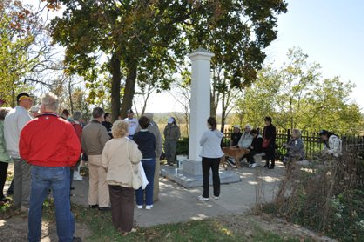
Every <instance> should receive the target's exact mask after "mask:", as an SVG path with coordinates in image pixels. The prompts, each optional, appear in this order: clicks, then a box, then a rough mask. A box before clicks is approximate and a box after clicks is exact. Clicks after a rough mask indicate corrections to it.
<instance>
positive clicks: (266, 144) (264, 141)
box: [262, 130, 270, 148]
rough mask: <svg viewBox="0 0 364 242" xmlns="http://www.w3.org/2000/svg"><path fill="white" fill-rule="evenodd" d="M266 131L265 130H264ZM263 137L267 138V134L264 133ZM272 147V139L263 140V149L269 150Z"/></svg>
mask: <svg viewBox="0 0 364 242" xmlns="http://www.w3.org/2000/svg"><path fill="white" fill-rule="evenodd" d="M264 131H265V130H264ZM263 137H265V132H264V133H263ZM269 145H270V139H265V138H263V144H262V147H263V148H268V147H269Z"/></svg>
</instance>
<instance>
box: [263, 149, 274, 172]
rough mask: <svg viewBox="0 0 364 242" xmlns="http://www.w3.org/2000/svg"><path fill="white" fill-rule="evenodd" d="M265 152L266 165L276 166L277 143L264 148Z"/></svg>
mask: <svg viewBox="0 0 364 242" xmlns="http://www.w3.org/2000/svg"><path fill="white" fill-rule="evenodd" d="M264 153H265V165H266V166H272V167H274V166H275V161H276V155H275V153H276V149H275V145H274V144H272V145H270V146H269V147H268V148H266V149H264Z"/></svg>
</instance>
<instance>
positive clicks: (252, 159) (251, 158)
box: [247, 151, 256, 164]
mask: <svg viewBox="0 0 364 242" xmlns="http://www.w3.org/2000/svg"><path fill="white" fill-rule="evenodd" d="M255 154H256V152H254V151H250V152H249V153H248V154H247V155H248V158H247V159H248V161H249V164H254V163H255V160H254V155H255Z"/></svg>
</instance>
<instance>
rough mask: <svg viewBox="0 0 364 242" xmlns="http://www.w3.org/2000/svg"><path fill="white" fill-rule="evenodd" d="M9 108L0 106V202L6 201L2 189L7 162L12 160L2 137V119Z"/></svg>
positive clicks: (5, 176)
mask: <svg viewBox="0 0 364 242" xmlns="http://www.w3.org/2000/svg"><path fill="white" fill-rule="evenodd" d="M10 110H11V109H10V108H5V107H1V108H0V202H3V201H6V197H5V196H4V193H3V190H4V185H5V182H6V178H7V171H8V163H10V162H12V159H11V158H10V156H9V155H8V153H7V152H6V144H5V138H4V119H5V116H6V114H7V113H8V112H9V111H10Z"/></svg>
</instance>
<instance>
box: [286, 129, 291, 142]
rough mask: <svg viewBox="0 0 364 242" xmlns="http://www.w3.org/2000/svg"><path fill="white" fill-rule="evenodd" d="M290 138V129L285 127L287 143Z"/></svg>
mask: <svg viewBox="0 0 364 242" xmlns="http://www.w3.org/2000/svg"><path fill="white" fill-rule="evenodd" d="M290 139H291V129H287V143H288V142H289V140H290Z"/></svg>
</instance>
